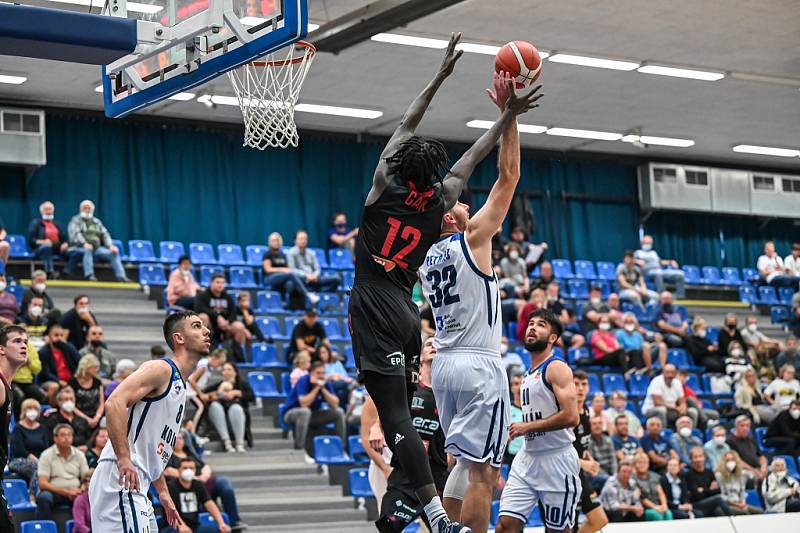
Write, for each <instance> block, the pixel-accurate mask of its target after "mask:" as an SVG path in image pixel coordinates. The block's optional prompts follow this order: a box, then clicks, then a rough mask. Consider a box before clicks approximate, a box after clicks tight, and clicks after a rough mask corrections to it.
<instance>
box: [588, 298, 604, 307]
mask: <svg viewBox="0 0 800 533" xmlns="http://www.w3.org/2000/svg"><path fill="white" fill-rule="evenodd" d="M601 301H602V300H600V298H592V299H590V300H589V303H591V304H592V305H600V302H601Z"/></svg>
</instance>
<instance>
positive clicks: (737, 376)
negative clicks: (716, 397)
mask: <svg viewBox="0 0 800 533" xmlns="http://www.w3.org/2000/svg"><path fill="white" fill-rule="evenodd" d="M724 363H725V375H726V377H727V378H728V384H729V386H734V387H738V386H739V383H740V382H741V381H742V378H743V377H744V373H745V372H747V371H748V370H753V364H752V362H751V361H750V357H748V355H747V353H746V352H745V351H744V349H743V348H742V347H741V346H740V345H739V343H738V342H737V341H731V342H729V343H728V357H726V358H725V361H724ZM732 390H733V389H730V390H727V391H724V392H731V391H732ZM714 392H718V391H714ZM720 392H721V391H720Z"/></svg>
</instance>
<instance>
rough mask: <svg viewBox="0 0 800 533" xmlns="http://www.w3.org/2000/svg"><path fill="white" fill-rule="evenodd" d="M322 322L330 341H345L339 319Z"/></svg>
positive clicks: (327, 319) (323, 320)
mask: <svg viewBox="0 0 800 533" xmlns="http://www.w3.org/2000/svg"><path fill="white" fill-rule="evenodd" d="M320 322H321V323H322V327H323V328H325V333H326V334H327V335H328V338H329V339H330V340H332V341H341V340H343V339H344V336H343V335H342V330H341V328H340V326H339V321H338V320H337V319H335V318H333V319H330V318H323V319H322V320H320Z"/></svg>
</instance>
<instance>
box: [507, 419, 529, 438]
mask: <svg viewBox="0 0 800 533" xmlns="http://www.w3.org/2000/svg"><path fill="white" fill-rule="evenodd" d="M527 432H528V425H527V424H526V423H525V422H514V423H513V424H511V427H510V428H509V429H508V436H509V437H511V438H512V439H516V438H517V437H521V436H523V435H525V434H526V433H527Z"/></svg>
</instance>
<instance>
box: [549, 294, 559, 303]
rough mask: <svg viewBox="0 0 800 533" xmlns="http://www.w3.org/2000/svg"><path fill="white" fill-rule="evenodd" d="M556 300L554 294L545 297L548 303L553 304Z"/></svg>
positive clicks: (556, 296)
mask: <svg viewBox="0 0 800 533" xmlns="http://www.w3.org/2000/svg"><path fill="white" fill-rule="evenodd" d="M556 300H558V295H556V294H548V295H547V301H548V302H555V301H556Z"/></svg>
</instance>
